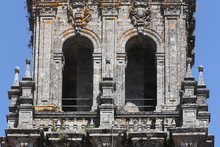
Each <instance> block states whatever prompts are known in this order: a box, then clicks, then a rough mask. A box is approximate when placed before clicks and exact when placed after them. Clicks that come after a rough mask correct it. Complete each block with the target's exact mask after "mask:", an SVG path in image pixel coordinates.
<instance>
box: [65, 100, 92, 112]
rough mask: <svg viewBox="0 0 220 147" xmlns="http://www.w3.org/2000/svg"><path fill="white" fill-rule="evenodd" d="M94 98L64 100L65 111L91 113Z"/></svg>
mask: <svg viewBox="0 0 220 147" xmlns="http://www.w3.org/2000/svg"><path fill="white" fill-rule="evenodd" d="M91 107H92V98H67V97H65V98H62V108H63V111H90V109H91Z"/></svg>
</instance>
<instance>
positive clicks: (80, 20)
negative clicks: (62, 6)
mask: <svg viewBox="0 0 220 147" xmlns="http://www.w3.org/2000/svg"><path fill="white" fill-rule="evenodd" d="M67 16H68V22H69V23H70V24H71V25H72V26H73V27H74V29H75V31H76V32H79V31H80V30H81V29H82V28H83V27H85V26H86V25H87V24H88V22H89V20H90V17H91V13H90V9H89V6H88V4H87V3H86V2H85V1H79V2H78V1H77V2H75V1H73V2H70V4H69V5H68V6H67Z"/></svg>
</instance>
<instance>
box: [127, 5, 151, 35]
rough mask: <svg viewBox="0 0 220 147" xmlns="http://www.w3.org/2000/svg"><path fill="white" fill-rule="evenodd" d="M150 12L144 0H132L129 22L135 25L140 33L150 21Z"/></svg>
mask: <svg viewBox="0 0 220 147" xmlns="http://www.w3.org/2000/svg"><path fill="white" fill-rule="evenodd" d="M151 14H152V11H151V9H150V5H149V4H147V3H146V2H138V1H134V2H133V3H132V4H131V6H130V18H131V22H132V23H133V24H134V26H135V27H137V29H138V31H139V32H140V33H141V32H142V31H143V30H144V28H145V27H146V26H148V24H149V22H150V21H151Z"/></svg>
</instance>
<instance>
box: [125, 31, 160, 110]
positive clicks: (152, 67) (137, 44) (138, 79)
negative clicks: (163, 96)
mask: <svg viewBox="0 0 220 147" xmlns="http://www.w3.org/2000/svg"><path fill="white" fill-rule="evenodd" d="M155 52H156V44H155V42H154V41H153V40H152V39H151V38H149V37H147V36H144V35H138V36H135V37H133V38H131V39H130V40H128V42H127V43H126V53H127V62H128V63H127V67H126V74H125V100H126V102H131V103H133V104H135V105H136V106H138V107H139V110H140V111H153V110H155V106H156V94H157V81H156V64H155Z"/></svg>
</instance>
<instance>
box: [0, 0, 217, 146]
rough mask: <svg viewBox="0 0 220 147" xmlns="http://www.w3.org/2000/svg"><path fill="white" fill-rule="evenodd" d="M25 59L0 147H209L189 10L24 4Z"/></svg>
mask: <svg viewBox="0 0 220 147" xmlns="http://www.w3.org/2000/svg"><path fill="white" fill-rule="evenodd" d="M27 3H28V10H29V13H30V29H31V30H32V32H33V55H34V58H33V62H34V65H33V76H31V74H30V71H31V69H30V59H27V60H26V72H25V74H24V75H25V76H24V77H23V78H22V81H20V82H19V78H18V74H19V68H16V69H15V79H14V84H13V85H12V87H11V90H10V91H9V92H8V94H9V99H10V100H11V104H10V106H9V110H10V113H9V114H8V115H7V121H8V128H7V129H6V137H4V138H0V141H1V144H2V146H3V147H6V146H18V147H20V146H21V147H32V146H33V147H35V146H55V147H60V146H64V145H65V146H85V147H88V146H94V147H96V146H100V147H109V146H140V147H144V146H152V147H163V146H164V145H165V146H172V145H173V146H175V147H189V146H190V147H192V146H193V147H213V146H214V137H213V136H210V135H208V125H209V121H210V114H209V113H208V105H207V103H206V99H207V98H208V97H209V90H208V89H207V88H206V85H205V83H204V77H203V67H202V66H200V67H199V81H198V82H197V81H195V78H194V77H193V76H192V72H191V67H192V65H193V64H194V56H195V55H194V50H193V48H194V43H195V36H194V34H193V32H194V29H195V18H194V16H193V14H194V12H195V0H163V1H159V0H145V1H139V0H137V1H128V0H123V1H122V0H120V1H90V0H88V1H85V0H68V1H67V0H57V1H51V0H28V1H27Z"/></svg>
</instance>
